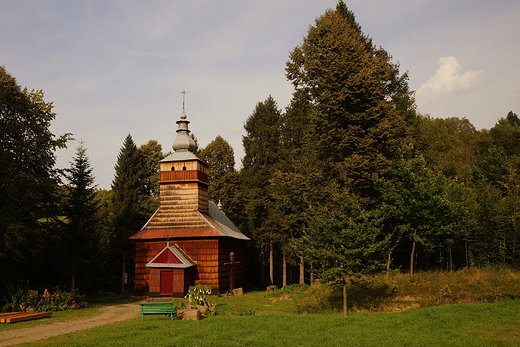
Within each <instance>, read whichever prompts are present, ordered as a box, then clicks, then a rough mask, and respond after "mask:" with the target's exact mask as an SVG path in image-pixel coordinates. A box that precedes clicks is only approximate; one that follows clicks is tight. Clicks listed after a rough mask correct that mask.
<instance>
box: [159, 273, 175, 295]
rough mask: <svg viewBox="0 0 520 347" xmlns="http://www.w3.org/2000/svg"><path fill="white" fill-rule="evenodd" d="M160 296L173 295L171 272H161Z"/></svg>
mask: <svg viewBox="0 0 520 347" xmlns="http://www.w3.org/2000/svg"><path fill="white" fill-rule="evenodd" d="M161 294H166V295H172V294H173V271H161Z"/></svg>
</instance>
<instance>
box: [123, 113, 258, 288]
mask: <svg viewBox="0 0 520 347" xmlns="http://www.w3.org/2000/svg"><path fill="white" fill-rule="evenodd" d="M189 123H190V122H189V121H188V120H187V119H186V114H185V112H184V105H183V110H182V114H181V116H180V120H178V121H177V126H178V129H177V137H176V138H175V140H174V142H173V146H172V147H173V150H174V152H173V153H172V154H170V155H169V156H168V157H166V158H165V159H163V160H161V161H160V162H159V166H160V207H159V209H158V210H157V211H156V212H155V213H154V214H153V216H152V217H151V218H150V219H149V220H148V222H147V223H146V224H145V225H144V226H143V228H142V229H141V230H140V231H139V232H138V233H136V234H135V235H133V236H131V237H130V239H132V240H135V241H136V244H135V247H136V254H135V288H134V292H135V293H136V294H141V295H150V296H159V295H167V296H179V297H180V296H184V295H185V293H186V292H187V291H188V288H189V287H190V286H193V285H197V284H204V285H209V286H211V288H212V290H213V291H225V290H229V289H233V287H235V286H236V287H238V286H242V285H244V284H245V283H246V280H247V270H246V243H247V241H248V240H249V238H248V237H247V236H245V235H244V234H242V232H241V231H240V230H238V228H237V227H236V226H235V225H234V224H233V223H232V222H231V221H230V220H229V219H228V218H227V217H226V215H225V214H224V213H223V212H222V211H221V210H220V208H219V207H218V206H217V205H215V204H214V203H213V202H212V201H209V200H208V183H209V182H208V167H207V165H206V164H205V163H204V162H202V161H201V160H200V159H199V158H197V156H196V155H195V154H194V153H193V151H194V150H195V146H196V145H195V141H193V139H192V138H191V136H190V135H189V133H190V130H189V129H188V124H189Z"/></svg>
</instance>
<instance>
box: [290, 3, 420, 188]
mask: <svg viewBox="0 0 520 347" xmlns="http://www.w3.org/2000/svg"><path fill="white" fill-rule="evenodd" d="M390 60H391V57H390V55H389V54H388V53H387V52H386V51H384V50H383V49H382V48H376V47H375V46H374V45H373V44H372V42H371V40H370V39H368V36H366V35H364V34H363V33H362V32H361V28H360V26H359V24H358V23H357V22H356V21H355V18H354V15H353V13H352V12H351V11H349V10H348V9H347V8H346V6H345V4H344V3H343V2H342V1H340V2H339V3H338V7H337V9H336V10H335V11H334V10H327V11H326V12H325V13H324V14H323V15H322V16H320V17H318V18H317V19H316V23H315V25H314V26H310V27H309V30H308V32H307V36H306V37H305V38H304V40H303V43H302V44H301V45H300V46H298V47H296V48H295V49H294V50H293V51H292V52H291V53H290V56H289V61H288V62H287V67H286V72H287V78H288V79H289V80H290V81H291V82H292V83H293V85H294V87H295V89H296V93H298V94H303V95H305V96H306V98H307V99H308V100H309V101H310V102H311V104H312V105H313V108H314V110H315V112H316V116H317V117H318V122H316V123H315V126H316V128H315V129H314V132H315V136H314V138H313V143H314V146H315V147H316V148H317V149H318V151H319V153H320V156H321V158H320V159H321V162H322V165H323V166H324V167H325V170H329V171H330V177H331V178H332V179H334V180H336V181H337V182H338V183H339V184H340V186H345V185H347V184H348V185H351V186H352V187H353V188H354V190H355V191H356V192H357V193H361V194H363V195H372V194H373V191H372V188H371V177H372V174H373V173H379V174H380V175H384V174H386V173H388V171H389V169H390V167H391V159H392V158H393V156H394V155H395V154H396V151H397V150H398V149H399V148H400V147H401V146H402V145H403V144H405V143H406V142H407V141H408V135H409V129H408V126H407V125H406V122H405V119H406V118H407V116H408V113H410V112H412V113H413V98H412V96H411V93H410V91H409V90H408V85H407V83H406V80H407V76H406V75H403V76H399V71H398V65H397V64H393V63H391V61H390ZM298 98H301V96H298ZM312 125H313V124H312V123H311V126H312Z"/></svg>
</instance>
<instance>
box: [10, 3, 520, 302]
mask: <svg viewBox="0 0 520 347" xmlns="http://www.w3.org/2000/svg"><path fill="white" fill-rule="evenodd" d="M286 77H287V79H288V80H289V81H290V82H291V83H292V84H293V86H294V93H293V97H292V100H291V102H290V103H289V105H288V106H287V107H286V108H285V110H281V109H280V108H279V107H278V105H277V102H276V101H275V99H274V98H273V97H272V96H268V97H267V98H266V99H265V100H264V101H261V102H258V104H257V105H256V106H255V108H254V110H253V112H252V113H251V115H249V117H247V119H246V121H245V124H244V129H245V135H244V136H243V139H242V144H243V148H244V153H245V155H244V157H243V158H242V163H241V164H242V165H241V168H240V169H239V170H237V169H236V168H235V166H236V165H235V159H234V151H233V148H232V147H231V146H230V145H229V143H228V142H227V141H226V140H225V139H223V138H222V137H220V136H217V137H216V138H215V140H213V141H212V142H211V143H209V144H208V145H207V146H206V147H204V148H201V149H200V150H199V149H197V153H196V154H198V156H199V158H200V159H202V160H203V161H205V162H206V163H208V164H209V170H210V171H209V179H210V186H209V197H210V199H211V200H213V201H215V202H219V201H220V202H221V203H222V206H223V210H224V212H225V213H226V214H227V215H228V217H229V218H230V219H231V220H232V221H233V222H234V223H235V224H236V225H237V226H238V227H239V228H240V229H241V230H242V231H243V232H244V233H245V234H247V235H248V236H250V237H251V238H252V242H251V244H250V252H249V255H250V259H249V264H250V279H251V283H252V284H253V285H258V286H266V285H268V284H277V285H280V286H281V285H286V284H289V283H294V282H306V281H307V282H308V281H312V280H314V279H322V280H327V281H329V280H330V281H333V282H336V283H340V284H342V285H343V286H344V288H346V287H345V286H346V285H348V283H350V281H352V280H353V279H354V278H355V277H356V276H359V275H361V274H365V273H370V272H378V271H387V272H391V271H407V272H410V274H411V275H413V273H414V272H415V271H418V270H429V269H442V270H455V269H460V268H464V267H468V266H486V265H499V264H500V265H508V266H518V265H519V263H520V257H519V255H518V241H519V237H520V231H519V229H520V224H519V223H520V221H519V217H520V183H519V177H518V175H519V169H520V143H519V140H520V119H519V118H518V116H517V115H516V114H515V113H513V112H512V111H511V112H509V113H508V114H507V115H506V116H505V117H503V118H500V119H499V120H498V122H497V123H496V125H495V126H494V127H493V128H491V129H489V130H487V129H483V130H476V129H475V127H474V126H473V125H472V124H471V123H470V122H469V121H468V120H467V119H465V118H463V119H459V118H442V119H441V118H433V117H430V116H429V115H423V114H419V113H418V112H417V111H416V108H415V101H414V97H413V92H412V91H411V90H410V89H409V87H408V76H407V73H400V71H399V64H398V63H395V62H393V61H392V57H391V55H390V54H389V53H388V52H386V51H385V50H384V49H383V48H381V47H378V46H376V45H375V44H374V43H373V42H372V39H371V38H370V37H369V36H368V35H366V34H365V33H363V32H362V30H361V26H360V25H359V23H357V22H356V20H355V16H354V14H353V13H352V12H351V11H350V10H349V9H348V8H347V7H346V5H345V4H344V3H343V1H339V2H338V4H337V6H336V8H335V9H329V10H327V11H326V12H325V13H324V14H323V15H321V16H320V17H318V18H317V19H316V21H315V23H314V24H313V25H311V26H310V27H309V29H308V32H307V35H306V36H305V37H304V39H303V42H302V43H301V44H300V45H299V46H297V47H296V48H294V50H293V51H291V52H290V55H289V60H288V62H287V64H286ZM0 84H1V88H0V93H1V94H0V101H1V110H0V122H1V124H0V131H1V134H0V135H1V136H0V150H1V152H0V153H1V155H0V180H1V181H0V200H1V204H2V208H1V209H0V214H1V215H0V217H1V218H0V247H1V248H0V264H1V266H0V267H1V271H0V277H1V278H0V281H1V283H3V284H8V283H11V284H14V285H19V284H20V283H21V282H24V281H28V280H30V283H29V284H27V282H25V284H24V285H29V286H36V287H37V286H50V285H61V286H64V287H70V288H80V289H81V290H83V291H86V292H88V291H90V292H92V291H96V290H100V289H103V290H105V291H114V292H119V291H121V292H125V291H129V290H131V282H132V272H133V252H134V245H133V244H132V243H131V242H130V241H129V240H128V237H129V236H130V235H132V234H134V233H135V232H137V231H138V230H139V229H140V228H141V227H142V225H143V224H144V223H145V222H146V220H147V219H148V218H149V217H150V216H151V214H152V213H153V212H154V211H155V209H157V207H158V194H159V189H158V185H159V183H158V180H159V178H158V161H159V160H160V159H162V158H163V157H164V156H165V155H166V153H163V152H162V147H161V145H160V144H159V143H157V141H154V140H151V141H149V142H148V143H146V144H144V145H141V146H139V147H138V146H137V145H136V144H135V143H134V141H133V139H132V136H131V135H128V136H127V137H126V139H125V140H124V142H123V144H122V147H121V150H120V152H119V155H118V157H117V162H116V164H115V167H114V168H115V175H114V179H113V181H112V185H111V189H110V190H100V189H97V188H96V185H95V177H94V176H93V169H92V167H91V165H90V162H89V158H88V155H87V147H86V144H84V143H80V145H79V146H78V148H77V150H76V154H75V155H74V157H73V158H72V160H71V162H70V167H69V168H67V169H61V170H58V169H55V168H54V166H55V154H54V151H55V150H56V149H57V148H60V147H64V146H66V143H67V141H68V140H70V139H71V134H64V135H60V136H55V135H54V134H52V133H51V132H50V131H49V126H50V122H51V121H52V120H53V119H54V118H55V114H54V113H53V112H52V103H48V102H45V101H44V99H43V92H42V91H31V92H29V91H28V90H27V89H22V88H21V87H20V86H19V85H18V84H17V82H16V79H15V78H14V77H13V76H11V75H10V74H9V73H8V72H7V71H6V69H5V68H4V67H0ZM123 274H128V275H129V277H128V281H127V280H125V276H124V275H123ZM1 290H3V289H0V291H1ZM0 294H2V293H0ZM0 296H1V295H0Z"/></svg>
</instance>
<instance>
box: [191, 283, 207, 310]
mask: <svg viewBox="0 0 520 347" xmlns="http://www.w3.org/2000/svg"><path fill="white" fill-rule="evenodd" d="M209 294H211V287H210V286H205V285H202V284H197V285H196V286H191V287H190V288H189V290H188V294H186V296H185V298H186V299H188V300H189V301H190V303H195V304H197V305H204V306H207V305H208V301H207V299H206V295H209Z"/></svg>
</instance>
